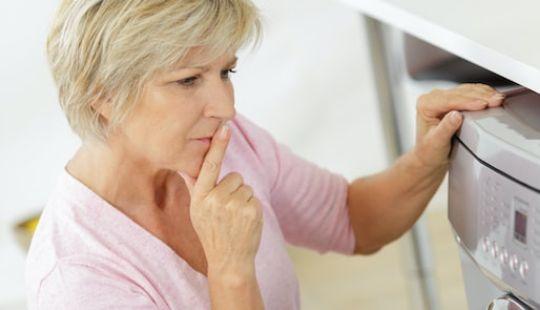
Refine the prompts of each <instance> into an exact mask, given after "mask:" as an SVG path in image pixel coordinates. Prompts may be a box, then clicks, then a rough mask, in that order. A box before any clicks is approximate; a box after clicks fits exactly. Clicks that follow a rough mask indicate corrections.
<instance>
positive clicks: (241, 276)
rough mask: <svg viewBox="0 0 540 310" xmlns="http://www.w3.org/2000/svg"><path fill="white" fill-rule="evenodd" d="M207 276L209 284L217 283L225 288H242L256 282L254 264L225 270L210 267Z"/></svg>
mask: <svg viewBox="0 0 540 310" xmlns="http://www.w3.org/2000/svg"><path fill="white" fill-rule="evenodd" d="M207 276H208V281H209V282H215V284H217V285H219V286H225V287H241V286H244V285H246V284H249V283H250V282H252V281H256V274H255V265H254V264H246V265H242V266H227V267H225V268H213V267H212V266H211V265H209V266H208V272H207Z"/></svg>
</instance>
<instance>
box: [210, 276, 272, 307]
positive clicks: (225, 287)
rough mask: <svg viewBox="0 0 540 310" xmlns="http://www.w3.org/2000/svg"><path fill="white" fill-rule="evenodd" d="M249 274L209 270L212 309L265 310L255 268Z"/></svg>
mask: <svg viewBox="0 0 540 310" xmlns="http://www.w3.org/2000/svg"><path fill="white" fill-rule="evenodd" d="M250 269H252V270H250V271H247V272H227V273H223V272H214V271H212V270H211V269H209V270H208V286H209V290H210V300H211V303H212V309H214V310H220V309H240V310H241V309H256V310H260V309H264V303H263V301H262V296H261V292H260V289H259V284H258V282H257V277H256V275H255V268H250Z"/></svg>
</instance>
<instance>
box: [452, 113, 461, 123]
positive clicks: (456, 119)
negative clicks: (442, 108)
mask: <svg viewBox="0 0 540 310" xmlns="http://www.w3.org/2000/svg"><path fill="white" fill-rule="evenodd" d="M460 118H461V115H460V113H459V112H458V111H454V112H452V114H451V115H450V119H451V120H452V122H454V124H457V123H459V120H460Z"/></svg>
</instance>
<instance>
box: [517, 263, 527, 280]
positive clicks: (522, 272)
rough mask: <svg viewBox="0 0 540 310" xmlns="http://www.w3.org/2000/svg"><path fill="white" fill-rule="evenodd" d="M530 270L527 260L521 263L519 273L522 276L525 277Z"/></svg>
mask: <svg viewBox="0 0 540 310" xmlns="http://www.w3.org/2000/svg"><path fill="white" fill-rule="evenodd" d="M528 271H529V264H527V262H522V263H521V265H519V275H520V276H521V278H523V279H525V277H526V276H527V272H528Z"/></svg>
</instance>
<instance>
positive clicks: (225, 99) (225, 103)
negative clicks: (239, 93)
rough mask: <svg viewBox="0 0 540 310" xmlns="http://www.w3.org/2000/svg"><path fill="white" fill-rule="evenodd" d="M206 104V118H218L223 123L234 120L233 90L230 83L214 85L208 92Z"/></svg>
mask: <svg viewBox="0 0 540 310" xmlns="http://www.w3.org/2000/svg"><path fill="white" fill-rule="evenodd" d="M208 94H209V98H208V104H207V105H206V107H205V116H206V117H215V118H220V119H223V120H225V121H227V120H230V119H232V118H234V116H235V114H236V109H235V108H234V90H233V88H232V85H231V84H230V83H228V84H227V83H223V82H222V83H221V85H219V86H218V85H215V86H214V89H213V91H211V92H209V93H208Z"/></svg>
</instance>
